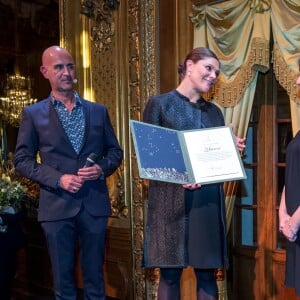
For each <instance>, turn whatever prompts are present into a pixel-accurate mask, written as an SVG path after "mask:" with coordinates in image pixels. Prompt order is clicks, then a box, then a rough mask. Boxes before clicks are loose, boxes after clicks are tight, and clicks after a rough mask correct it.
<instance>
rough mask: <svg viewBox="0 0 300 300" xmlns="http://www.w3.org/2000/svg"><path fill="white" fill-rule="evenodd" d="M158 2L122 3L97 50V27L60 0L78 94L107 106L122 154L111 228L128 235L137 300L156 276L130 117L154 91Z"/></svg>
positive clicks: (150, 294)
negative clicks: (147, 256) (146, 251)
mask: <svg viewBox="0 0 300 300" xmlns="http://www.w3.org/2000/svg"><path fill="white" fill-rule="evenodd" d="M156 1H157V0H148V1H143V0H127V1H120V6H119V8H118V10H116V11H113V13H112V18H113V19H114V23H115V24H114V26H115V27H114V29H115V32H114V35H113V36H112V37H111V39H112V40H111V43H110V46H109V49H108V50H106V51H98V49H97V47H96V45H95V44H94V43H93V42H92V41H91V39H90V38H88V39H87V36H89V35H90V32H91V28H92V27H93V26H94V25H95V24H94V23H93V20H92V19H89V18H88V17H87V16H85V15H81V14H80V9H81V2H80V1H71V0H60V34H61V42H60V44H61V46H64V47H66V48H67V49H68V50H69V51H70V52H71V53H72V54H73V55H74V57H75V61H76V66H77V78H78V88H77V90H78V91H79V93H80V94H81V95H87V96H86V97H87V98H88V99H90V100H92V101H95V102H99V103H102V104H104V105H106V106H107V107H108V109H109V113H110V117H111V121H112V124H113V126H114V128H115V131H116V133H117V135H118V138H119V141H120V143H121V146H122V148H123V150H124V162H123V165H122V167H121V168H120V169H119V170H118V172H116V173H115V174H114V176H111V177H110V178H109V179H108V184H109V188H110V195H111V203H112V208H113V217H112V218H111V220H110V223H109V226H111V227H114V228H116V229H117V228H120V227H122V228H128V230H130V232H131V239H132V240H131V250H132V252H131V253H132V259H131V261H132V270H131V272H130V273H132V276H131V277H133V278H132V281H130V280H129V282H128V284H129V285H130V287H129V288H130V289H131V290H132V292H131V293H129V294H131V296H132V297H133V298H134V299H138V300H144V299H153V298H154V297H155V291H156V284H157V276H156V275H155V274H156V273H155V272H153V273H152V272H150V273H151V274H150V276H149V278H150V280H147V279H146V276H145V273H144V269H143V268H142V264H141V263H142V246H143V237H144V234H143V232H144V222H145V203H146V199H147V195H146V191H147V186H146V183H145V182H144V181H143V180H141V179H139V177H138V171H137V164H136V158H135V154H134V152H133V147H132V141H131V136H130V132H129V119H136V120H140V119H141V113H142V111H143V109H144V105H145V103H146V101H147V99H148V97H149V95H150V94H155V93H157V91H158V84H157V82H158V80H157V77H158V75H157V74H158V62H157V57H158V56H157V43H156V39H157V35H156V30H157V28H156V27H155V24H156V19H157V3H156ZM93 30H94V28H93ZM87 49H88V50H89V51H87ZM108 271H109V270H108ZM125 273H126V272H125ZM130 273H129V274H130ZM147 278H148V277H147Z"/></svg>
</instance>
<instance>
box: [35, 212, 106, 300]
mask: <svg viewBox="0 0 300 300" xmlns="http://www.w3.org/2000/svg"><path fill="white" fill-rule="evenodd" d="M107 219H108V218H107V217H95V216H92V215H90V214H89V213H88V212H87V211H86V210H85V209H84V208H83V209H82V210H81V211H80V212H79V214H78V215H77V216H76V217H74V218H70V219H65V220H59V221H52V222H42V223H41V224H42V227H43V230H44V233H45V236H46V240H47V245H48V251H49V255H50V259H51V265H52V272H53V282H54V292H55V299H56V300H76V299H77V288H76V282H75V263H76V250H77V245H78V241H79V248H80V263H81V269H82V275H83V294H84V299H85V300H104V299H105V284H104V276H103V262H104V251H105V237H106V227H107Z"/></svg>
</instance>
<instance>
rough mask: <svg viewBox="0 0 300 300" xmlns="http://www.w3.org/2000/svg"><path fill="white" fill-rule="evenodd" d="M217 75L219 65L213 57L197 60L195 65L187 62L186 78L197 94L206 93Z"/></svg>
mask: <svg viewBox="0 0 300 300" xmlns="http://www.w3.org/2000/svg"><path fill="white" fill-rule="evenodd" d="M219 74H220V63H219V62H218V60H216V59H215V58H213V57H207V58H205V59H202V60H198V61H197V62H196V63H194V62H193V61H192V60H188V61H187V72H186V76H187V77H189V79H190V81H191V83H192V86H193V88H194V89H195V90H196V91H197V92H199V93H207V92H208V91H209V90H210V89H211V88H212V87H213V86H214V84H215V83H216V81H217V77H218V75H219Z"/></svg>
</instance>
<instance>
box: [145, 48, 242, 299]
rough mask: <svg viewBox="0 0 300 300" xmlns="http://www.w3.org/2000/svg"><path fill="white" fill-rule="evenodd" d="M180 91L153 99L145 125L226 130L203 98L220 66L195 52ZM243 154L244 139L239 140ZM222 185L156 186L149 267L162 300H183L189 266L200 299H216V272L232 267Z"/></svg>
mask: <svg viewBox="0 0 300 300" xmlns="http://www.w3.org/2000/svg"><path fill="white" fill-rule="evenodd" d="M178 72H179V76H180V79H181V82H180V84H179V86H178V87H177V88H176V89H174V90H172V91H170V92H168V93H165V94H161V95H156V96H153V97H151V98H150V99H149V101H148V103H147V105H146V108H145V111H144V121H145V122H147V123H151V124H154V125H158V126H163V127H167V128H172V129H175V130H189V129H199V128H209V127H217V126H224V118H223V115H222V113H221V110H220V109H219V108H218V107H217V106H216V105H215V104H213V103H211V102H207V101H205V100H204V99H203V98H201V96H200V95H201V93H207V92H208V91H209V90H210V89H211V88H212V87H213V85H214V84H215V83H216V81H217V77H218V75H219V73H220V61H219V59H218V58H217V56H216V55H215V54H214V53H213V52H212V51H211V50H209V49H207V48H202V47H199V48H196V49H193V50H192V51H191V53H189V54H188V55H187V57H186V59H185V61H184V63H183V64H182V65H180V66H179V68H178ZM237 141H238V146H239V148H240V150H242V149H243V148H244V139H237ZM224 206H225V203H224V194H223V186H222V184H220V183H216V184H209V185H205V186H200V185H199V184H196V183H195V184H186V185H184V186H180V185H177V184H172V183H164V182H158V181H151V182H150V185H149V203H148V219H147V225H146V234H145V243H144V267H149V268H150V267H159V268H160V277H161V278H160V283H159V288H158V299H160V300H167V299H170V300H176V299H180V278H181V274H182V270H183V268H185V267H186V266H188V265H190V266H192V267H193V268H194V270H195V274H196V278H197V299H203V300H204V299H205V300H210V299H212V300H213V299H217V294H218V291H217V285H216V280H215V275H214V272H215V269H216V268H222V267H223V266H224V265H227V252H226V225H225V207H224Z"/></svg>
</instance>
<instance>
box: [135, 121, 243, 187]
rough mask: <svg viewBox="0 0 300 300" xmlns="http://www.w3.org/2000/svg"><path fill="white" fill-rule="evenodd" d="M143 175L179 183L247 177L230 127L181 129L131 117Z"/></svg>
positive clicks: (137, 154) (141, 174)
mask: <svg viewBox="0 0 300 300" xmlns="http://www.w3.org/2000/svg"><path fill="white" fill-rule="evenodd" d="M130 127H131V133H132V137H133V142H134V148H135V153H136V157H137V165H138V169H139V176H140V178H144V179H149V180H158V181H165V182H172V183H177V184H188V183H199V184H211V183H217V182H224V181H232V180H241V179H246V178H247V177H246V173H245V169H244V166H243V164H242V160H241V157H240V153H239V151H238V149H237V146H236V143H235V137H234V135H233V132H232V129H231V127H229V126H220V127H211V128H202V129H195V130H183V131H178V130H174V129H170V128H165V127H161V126H157V125H152V124H148V123H144V122H139V121H135V120H130Z"/></svg>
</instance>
